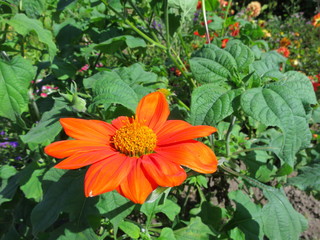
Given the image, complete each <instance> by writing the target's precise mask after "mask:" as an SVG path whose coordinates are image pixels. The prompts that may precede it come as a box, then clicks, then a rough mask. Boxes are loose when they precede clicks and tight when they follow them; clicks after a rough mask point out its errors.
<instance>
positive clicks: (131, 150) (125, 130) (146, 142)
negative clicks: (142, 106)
mask: <svg viewBox="0 0 320 240" xmlns="http://www.w3.org/2000/svg"><path fill="white" fill-rule="evenodd" d="M112 140H113V144H114V147H115V148H116V149H117V150H118V151H119V152H121V153H123V154H125V155H127V156H131V157H141V156H142V155H145V154H149V153H153V151H154V149H155V147H156V144H157V135H156V134H155V133H154V132H153V130H152V129H150V128H149V127H147V126H145V125H144V124H142V123H140V122H138V121H136V120H133V122H129V120H128V123H127V124H126V125H124V126H123V127H121V128H120V129H118V130H117V131H116V134H115V135H114V136H113V138H112Z"/></svg>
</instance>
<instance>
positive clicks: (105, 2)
mask: <svg viewBox="0 0 320 240" xmlns="http://www.w3.org/2000/svg"><path fill="white" fill-rule="evenodd" d="M101 1H102V2H103V3H104V4H105V5H106V6H107V8H109V9H110V10H111V11H112V12H113V13H114V14H116V15H117V16H118V17H119V18H121V19H122V20H123V21H124V23H125V24H127V25H129V26H130V27H131V28H132V29H133V30H134V31H135V32H136V33H138V34H139V35H140V36H141V37H143V38H144V39H145V40H146V41H148V42H150V43H151V44H153V45H155V46H157V47H159V48H161V49H164V50H167V47H166V46H164V45H162V44H161V43H159V42H156V41H155V40H153V39H152V38H150V37H149V36H147V35H146V34H145V33H143V32H142V31H141V30H140V29H139V28H137V27H136V26H135V25H134V24H133V23H132V22H130V21H129V20H128V19H127V18H125V17H124V16H122V15H121V14H120V13H118V12H117V11H116V10H115V9H114V8H113V7H111V6H110V4H108V3H107V1H106V0H101Z"/></svg>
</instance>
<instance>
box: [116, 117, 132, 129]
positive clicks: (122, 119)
mask: <svg viewBox="0 0 320 240" xmlns="http://www.w3.org/2000/svg"><path fill="white" fill-rule="evenodd" d="M128 122H132V118H129V117H124V116H121V117H118V118H116V119H114V120H112V122H111V124H112V126H114V127H115V128H116V129H119V128H121V127H123V126H125V125H127V124H128Z"/></svg>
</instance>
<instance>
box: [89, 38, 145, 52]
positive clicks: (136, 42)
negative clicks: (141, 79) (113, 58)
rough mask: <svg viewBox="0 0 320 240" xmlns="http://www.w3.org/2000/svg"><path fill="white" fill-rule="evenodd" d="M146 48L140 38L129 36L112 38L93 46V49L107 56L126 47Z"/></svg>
mask: <svg viewBox="0 0 320 240" xmlns="http://www.w3.org/2000/svg"><path fill="white" fill-rule="evenodd" d="M146 46H147V45H146V43H145V41H144V40H143V39H142V38H137V37H133V36H130V35H123V36H118V37H113V38H110V39H108V40H107V41H104V42H102V43H99V44H95V45H93V47H94V49H96V50H100V51H101V52H103V53H107V54H113V53H115V52H116V51H118V50H124V49H125V48H126V47H129V48H137V47H146ZM90 47H92V46H90Z"/></svg>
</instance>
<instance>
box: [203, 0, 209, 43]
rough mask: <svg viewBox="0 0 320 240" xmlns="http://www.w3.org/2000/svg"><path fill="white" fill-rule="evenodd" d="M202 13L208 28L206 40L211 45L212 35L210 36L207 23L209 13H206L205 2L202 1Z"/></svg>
mask: <svg viewBox="0 0 320 240" xmlns="http://www.w3.org/2000/svg"><path fill="white" fill-rule="evenodd" d="M202 13H203V20H204V26H205V28H206V40H207V43H208V44H210V34H209V28H208V22H207V12H206V3H205V0H202Z"/></svg>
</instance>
